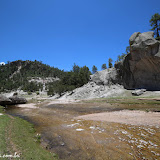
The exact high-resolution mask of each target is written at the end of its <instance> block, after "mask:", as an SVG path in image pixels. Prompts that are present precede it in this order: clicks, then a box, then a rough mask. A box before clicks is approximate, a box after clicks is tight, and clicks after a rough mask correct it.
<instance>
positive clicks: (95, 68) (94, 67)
mask: <svg viewBox="0 0 160 160" xmlns="http://www.w3.org/2000/svg"><path fill="white" fill-rule="evenodd" d="M97 70H98V69H97V67H96V66H95V65H93V67H92V74H94V73H96V72H97Z"/></svg>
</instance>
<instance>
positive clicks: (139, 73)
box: [115, 32, 160, 90]
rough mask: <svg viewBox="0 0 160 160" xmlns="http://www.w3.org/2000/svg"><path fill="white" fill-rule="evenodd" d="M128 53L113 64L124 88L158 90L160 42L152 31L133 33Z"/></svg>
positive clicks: (159, 85)
mask: <svg viewBox="0 0 160 160" xmlns="http://www.w3.org/2000/svg"><path fill="white" fill-rule="evenodd" d="M129 43H130V53H129V54H128V55H127V56H126V57H125V59H124V60H123V62H119V63H117V64H116V65H115V68H116V69H117V72H118V73H119V76H120V77H121V79H122V82H123V85H124V87H125V88H126V89H135V88H145V89H147V90H160V42H159V41H157V40H156V39H155V38H154V33H153V32H145V33H139V32H136V33H134V34H133V35H132V36H131V37H130V40H129Z"/></svg>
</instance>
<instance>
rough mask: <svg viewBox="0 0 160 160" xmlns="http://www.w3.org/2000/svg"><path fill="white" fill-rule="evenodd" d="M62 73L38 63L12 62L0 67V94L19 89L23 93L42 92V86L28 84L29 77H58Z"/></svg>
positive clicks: (32, 83) (62, 73)
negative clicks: (23, 91)
mask: <svg viewBox="0 0 160 160" xmlns="http://www.w3.org/2000/svg"><path fill="white" fill-rule="evenodd" d="M63 75H64V71H61V70H59V69H58V68H54V67H50V66H49V65H46V64H42V62H39V61H36V60H35V61H28V60H27V61H21V60H18V61H14V62H9V61H8V62H7V64H6V65H2V66H0V77H1V81H0V92H4V91H5V92H6V91H11V90H16V89H18V88H20V87H21V89H23V90H25V91H30V92H35V91H39V89H41V90H42V87H43V86H42V84H40V83H35V82H31V83H29V82H28V79H29V77H42V78H44V77H59V78H61V77H62V76H63Z"/></svg>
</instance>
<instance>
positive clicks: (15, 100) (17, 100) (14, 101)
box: [9, 96, 27, 105]
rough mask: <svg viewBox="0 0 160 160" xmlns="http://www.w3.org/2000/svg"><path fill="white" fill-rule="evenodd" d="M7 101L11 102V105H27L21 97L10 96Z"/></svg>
mask: <svg viewBox="0 0 160 160" xmlns="http://www.w3.org/2000/svg"><path fill="white" fill-rule="evenodd" d="M9 99H10V100H11V104H12V105H13V104H25V103H27V100H26V99H25V98H22V97H18V96H12V97H9Z"/></svg>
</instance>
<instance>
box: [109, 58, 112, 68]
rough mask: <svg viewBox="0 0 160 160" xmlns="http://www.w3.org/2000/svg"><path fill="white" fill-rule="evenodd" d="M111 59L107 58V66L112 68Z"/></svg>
mask: <svg viewBox="0 0 160 160" xmlns="http://www.w3.org/2000/svg"><path fill="white" fill-rule="evenodd" d="M112 62H113V60H112V59H111V58H109V59H108V67H109V68H112V67H113V64H112Z"/></svg>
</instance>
